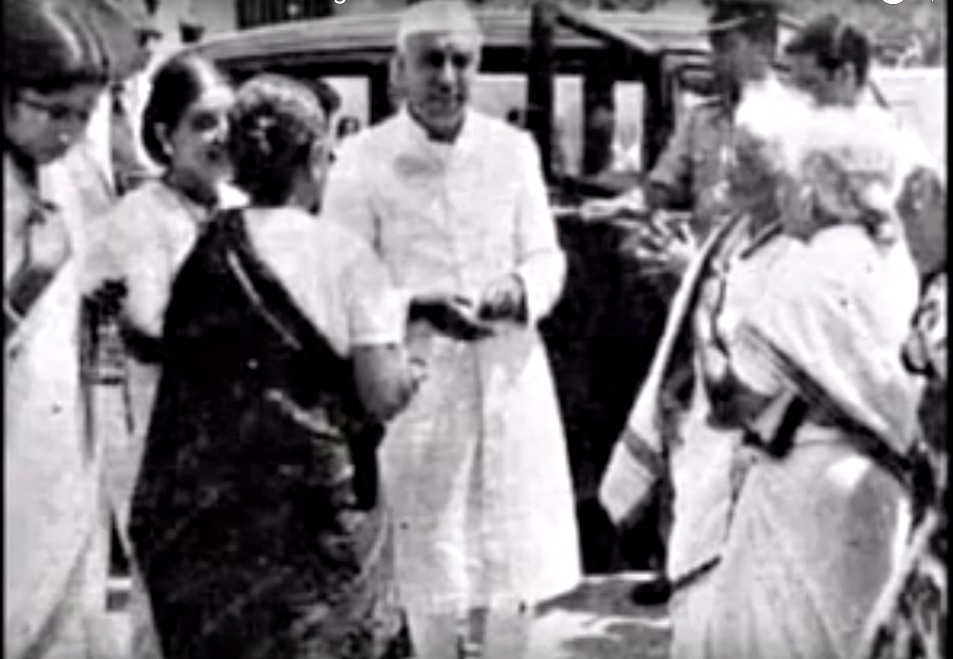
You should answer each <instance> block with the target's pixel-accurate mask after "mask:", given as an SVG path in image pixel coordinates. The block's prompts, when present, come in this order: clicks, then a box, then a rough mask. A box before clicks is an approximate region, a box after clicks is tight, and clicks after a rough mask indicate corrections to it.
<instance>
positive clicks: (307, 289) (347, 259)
mask: <svg viewBox="0 0 953 659" xmlns="http://www.w3.org/2000/svg"><path fill="white" fill-rule="evenodd" d="M244 217H245V227H246V230H247V232H248V235H249V238H250V240H251V243H252V246H253V248H254V250H255V253H256V254H257V255H258V257H259V258H260V259H261V260H262V261H263V262H264V263H265V264H266V265H267V266H268V267H269V268H270V269H271V270H272V272H273V273H274V274H275V275H276V276H277V277H278V279H279V280H280V281H281V283H282V284H283V285H284V286H285V288H286V289H287V291H288V293H289V294H290V296H291V298H292V300H294V302H295V303H296V304H297V305H298V307H299V309H300V310H301V312H302V313H303V314H304V315H305V317H307V318H308V320H310V321H311V322H312V323H314V325H315V326H316V327H317V329H318V330H319V331H320V332H321V333H322V334H323V335H324V337H325V338H326V339H327V340H328V342H329V343H330V344H331V346H332V347H333V348H334V349H335V351H337V352H338V354H339V355H341V356H348V355H349V354H350V353H351V352H352V350H353V349H354V348H355V347H357V346H370V345H386V344H399V343H401V342H403V340H404V328H405V325H406V322H407V305H406V295H404V294H403V293H401V292H399V291H398V290H396V289H395V288H394V287H393V286H392V284H391V278H390V274H389V273H388V271H387V268H386V267H385V266H384V264H383V262H382V261H381V260H380V259H379V258H378V256H377V255H376V254H375V253H374V251H373V250H372V249H371V247H370V245H368V244H366V243H365V242H364V241H362V240H361V239H360V238H359V237H358V236H357V235H356V234H353V233H352V232H350V231H349V230H347V229H345V228H343V227H341V226H340V225H338V224H337V223H335V222H323V221H321V220H319V219H317V218H315V217H314V216H313V215H309V214H307V213H305V212H304V211H301V210H297V209H293V208H275V209H266V208H255V209H246V210H245V211H244Z"/></svg>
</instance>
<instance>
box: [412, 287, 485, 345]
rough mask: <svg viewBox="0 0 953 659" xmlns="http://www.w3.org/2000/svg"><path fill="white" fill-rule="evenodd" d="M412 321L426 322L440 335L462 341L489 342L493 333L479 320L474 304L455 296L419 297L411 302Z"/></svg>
mask: <svg viewBox="0 0 953 659" xmlns="http://www.w3.org/2000/svg"><path fill="white" fill-rule="evenodd" d="M410 315H411V319H412V320H424V321H426V322H428V323H430V325H431V326H432V327H433V328H434V329H436V330H437V331H438V332H441V333H442V334H445V335H447V336H449V337H451V338H454V339H458V340H461V341H475V340H477V339H482V338H485V337H487V336H489V335H491V334H492V333H493V330H492V329H491V328H490V327H488V326H487V325H486V324H485V323H484V322H482V321H481V320H480V319H479V318H477V314H476V310H475V309H474V306H473V303H472V302H471V301H470V300H468V299H467V298H464V297H462V296H459V295H454V294H452V293H430V294H424V295H419V296H417V297H415V298H414V299H413V300H412V301H411V305H410Z"/></svg>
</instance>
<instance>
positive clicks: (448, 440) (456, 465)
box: [323, 1, 580, 659]
mask: <svg viewBox="0 0 953 659" xmlns="http://www.w3.org/2000/svg"><path fill="white" fill-rule="evenodd" d="M401 31H402V33H401V36H400V37H399V39H398V41H399V44H398V58H397V70H398V77H399V78H400V80H401V83H402V91H404V92H405V94H406V98H407V99H408V101H407V106H406V107H404V108H403V109H401V111H400V112H399V113H398V114H397V115H396V116H394V117H392V118H390V119H388V120H387V121H385V122H383V123H381V124H380V125H378V126H376V127H374V128H372V129H370V130H367V131H366V132H364V133H361V134H359V135H357V136H355V137H354V138H352V140H350V141H349V142H348V144H347V145H346V146H345V147H344V149H343V150H342V152H341V154H340V159H339V160H338V162H337V163H336V164H335V166H334V168H333V169H332V171H331V174H330V179H329V185H328V191H327V197H326V200H325V207H324V211H323V216H324V217H327V218H329V219H331V220H333V221H338V222H342V223H344V224H345V225H346V226H348V227H349V228H351V229H352V230H354V231H357V232H358V233H360V234H361V235H362V236H364V237H365V238H366V239H367V240H368V241H370V242H371V244H372V245H373V246H374V247H375V248H376V249H377V250H378V252H379V253H380V254H381V256H382V257H383V259H384V260H385V262H386V263H387V264H388V265H389V267H390V269H391V270H392V274H393V276H394V278H395V280H396V282H397V283H398V285H400V286H402V287H404V288H406V289H408V290H409V291H410V293H411V294H412V295H416V296H419V295H428V296H429V295H432V294H433V293H434V292H436V291H439V292H442V293H445V294H447V296H448V297H447V299H449V297H450V296H459V297H463V298H467V299H469V300H471V301H472V302H473V305H474V307H473V308H475V309H476V308H480V307H484V308H492V307H494V306H496V307H497V308H496V311H490V312H488V313H487V314H486V315H487V316H493V317H495V318H496V320H494V321H493V322H492V323H488V325H487V326H489V327H490V333H489V334H487V335H484V336H482V337H481V338H478V339H474V340H469V341H468V340H463V339H456V338H452V337H451V336H449V335H448V334H446V333H440V332H438V331H437V330H436V329H434V326H433V325H431V324H426V323H415V324H413V325H412V326H411V329H410V331H409V344H410V349H411V351H412V352H413V353H414V354H415V355H416V356H418V357H419V358H421V359H422V360H423V361H425V362H426V364H427V370H428V377H427V380H426V381H425V383H424V384H423V385H422V387H421V389H420V391H419V392H418V394H417V397H416V398H415V399H414V401H413V402H412V403H411V405H410V406H409V407H408V409H407V410H406V411H405V412H404V413H402V414H401V415H400V416H398V417H397V419H395V421H394V422H393V424H392V426H391V427H390V429H389V433H388V437H387V439H386V440H385V444H384V447H383V453H382V470H383V472H384V478H385V480H386V481H387V483H386V485H387V487H386V490H385V491H387V492H388V493H389V497H390V499H391V505H392V508H393V511H394V516H395V521H396V531H397V539H398V571H399V577H400V587H401V595H402V598H403V599H404V603H405V605H406V606H407V609H408V614H409V618H410V626H411V635H412V638H413V643H414V645H415V650H416V652H417V655H418V656H421V657H426V658H427V659H450V657H455V656H456V654H455V652H456V648H455V645H456V643H457V638H456V629H455V625H456V621H457V620H458V619H459V618H460V616H462V615H464V614H466V613H467V612H469V611H473V610H480V609H483V610H488V612H489V617H488V619H487V620H488V624H487V630H486V639H485V641H484V647H483V652H484V656H486V657H507V658H509V659H517V658H518V657H519V656H520V654H521V653H522V649H521V646H522V645H524V644H525V640H526V635H527V632H528V622H529V612H530V611H531V607H532V605H533V604H534V603H535V602H538V601H540V600H542V599H545V598H549V597H552V596H554V595H557V594H559V593H561V592H565V591H567V590H569V589H571V588H573V587H574V585H575V584H576V583H577V580H578V578H579V574H580V567H579V565H580V561H579V549H578V538H577V532H576V526H575V518H574V505H573V499H572V486H571V482H570V472H569V465H568V458H567V453H566V445H565V439H564V433H563V427H562V423H561V420H560V414H559V408H558V404H557V399H556V395H555V389H554V385H553V380H552V375H551V371H550V366H549V362H548V359H547V355H546V352H545V349H544V346H543V343H542V341H541V339H540V336H539V334H538V332H537V329H536V324H537V322H538V321H539V320H540V319H541V318H542V317H544V316H545V315H546V314H547V313H548V312H549V311H550V309H551V308H552V307H553V305H554V303H555V302H556V300H557V298H558V297H559V295H560V292H561V290H562V285H563V280H564V276H565V257H564V255H563V253H562V252H561V250H560V248H559V245H558V242H557V237H556V230H555V226H554V222H553V218H552V215H551V213H550V209H549V206H548V201H547V196H546V190H545V187H544V183H543V180H542V176H541V168H540V159H539V154H538V151H537V149H536V146H535V145H534V144H533V142H532V141H531V140H530V138H529V137H528V136H527V135H526V134H525V133H522V132H519V131H517V130H516V129H514V128H512V127H510V126H509V125H507V124H505V123H504V122H502V121H497V120H496V119H491V118H489V117H486V116H484V115H482V114H480V113H479V112H476V111H474V110H472V109H469V108H468V107H467V102H466V101H467V98H468V94H467V92H468V89H469V81H470V80H471V79H472V77H473V76H474V75H475V73H476V70H477V66H478V54H479V42H478V40H479V36H478V32H477V28H476V24H475V21H474V20H473V17H472V15H471V14H470V13H469V11H468V10H467V9H466V8H465V7H464V6H463V5H462V4H457V3H452V2H440V1H437V2H433V1H431V2H424V3H421V4H418V5H415V6H414V7H412V8H411V9H410V10H408V12H407V13H406V14H405V17H404V19H403V20H402V24H401ZM494 300H495V301H496V302H494ZM501 300H502V301H503V304H498V303H499V302H500V301H501ZM481 301H482V302H481ZM507 309H509V311H507ZM510 312H512V313H510Z"/></svg>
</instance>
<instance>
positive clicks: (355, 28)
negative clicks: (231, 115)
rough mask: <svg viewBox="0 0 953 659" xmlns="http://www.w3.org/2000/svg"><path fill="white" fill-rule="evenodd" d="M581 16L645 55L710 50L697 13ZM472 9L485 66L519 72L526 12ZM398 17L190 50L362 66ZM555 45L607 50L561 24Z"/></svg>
mask: <svg viewBox="0 0 953 659" xmlns="http://www.w3.org/2000/svg"><path fill="white" fill-rule="evenodd" d="M580 13H581V14H582V15H584V16H585V17H586V18H588V19H591V20H593V21H596V22H598V23H599V24H601V25H605V26H607V29H611V30H615V31H616V32H622V33H624V34H625V35H627V36H628V37H630V42H631V43H635V44H640V45H641V50H642V51H643V52H644V54H646V55H652V54H655V53H659V52H664V53H685V54H699V53H706V52H708V40H707V37H706V35H705V32H704V28H705V25H706V13H705V12H703V11H697V10H696V11H689V10H685V9H680V10H679V9H664V10H663V9H658V10H655V11H652V12H635V11H586V12H580ZM475 14H476V16H477V19H478V20H479V22H480V24H481V27H482V28H483V33H484V68H487V67H486V64H487V60H489V63H490V65H491V66H490V67H489V68H490V69H491V70H497V71H500V72H502V71H506V70H510V71H512V72H520V71H523V70H525V66H524V64H525V57H519V56H518V55H519V54H520V53H523V54H524V56H525V53H526V52H528V50H529V30H530V21H531V13H530V12H529V11H528V10H525V9H509V10H507V9H477V10H475ZM399 18H400V13H399V12H380V13H367V14H364V13H362V14H350V15H342V16H332V17H328V18H318V19H310V20H301V21H294V22H288V23H279V24H274V25H268V26H263V27H256V28H251V29H244V30H239V31H236V32H230V33H225V34H221V35H216V36H213V37H210V38H209V39H207V40H205V41H203V42H202V43H200V44H198V45H197V46H195V47H194V50H196V51H197V52H199V53H201V54H203V55H205V56H207V57H209V58H211V59H213V60H215V61H216V62H218V63H219V64H220V65H223V66H224V67H226V68H228V69H232V70H235V69H242V68H246V67H248V68H258V69H260V68H261V67H265V66H279V67H296V68H297V67H303V66H313V65H324V66H325V67H331V68H332V69H340V70H345V69H354V70H359V69H366V68H367V67H369V66H374V65H377V64H380V63H382V62H385V61H386V60H387V59H388V58H389V57H390V56H391V54H392V53H393V48H394V36H395V35H396V33H397V23H398V21H399ZM555 42H556V43H555V45H556V51H557V53H558V57H559V58H560V59H563V60H570V59H572V58H573V57H574V56H575V55H578V54H580V53H585V52H589V53H592V52H593V51H596V50H598V49H601V48H604V47H605V46H604V43H603V42H601V41H599V40H598V39H595V38H592V37H589V36H584V35H582V34H579V33H578V32H576V31H575V30H572V29H569V28H566V27H563V26H559V27H558V28H557V29H556V33H555ZM493 52H499V53H500V55H505V57H497V58H493V57H492V56H491V57H489V58H488V57H487V54H488V53H490V54H492V53H493ZM514 55H517V56H516V57H514Z"/></svg>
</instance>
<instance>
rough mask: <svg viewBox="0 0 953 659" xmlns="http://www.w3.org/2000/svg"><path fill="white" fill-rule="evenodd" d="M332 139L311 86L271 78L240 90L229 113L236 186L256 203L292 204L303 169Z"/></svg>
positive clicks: (263, 76) (267, 76)
mask: <svg viewBox="0 0 953 659" xmlns="http://www.w3.org/2000/svg"><path fill="white" fill-rule="evenodd" d="M326 134H327V116H326V114H325V112H324V110H323V108H322V107H321V103H320V101H319V100H318V98H317V96H316V95H315V93H314V92H313V91H312V90H311V89H310V88H309V86H308V85H307V84H305V83H302V82H298V81H296V80H294V79H293V78H289V77H287V76H283V75H278V74H271V73H265V74H261V75H258V76H255V77H254V78H252V79H251V80H249V81H248V82H246V83H244V84H243V85H242V86H241V87H240V88H239V90H238V94H237V98H236V101H235V105H234V107H233V108H232V111H231V112H230V113H229V131H228V150H229V153H230V154H231V157H232V163H233V166H234V168H235V184H236V185H238V186H239V187H240V188H242V189H243V190H244V191H245V192H246V193H248V195H249V197H251V201H252V203H254V204H257V205H262V206H281V205H282V204H285V203H287V202H288V199H289V198H290V196H291V193H292V191H293V189H294V184H295V178H296V175H297V174H298V172H299V171H300V168H302V167H307V165H308V163H309V161H310V158H311V151H312V147H313V146H314V144H315V142H316V141H318V140H319V139H321V138H322V137H324V136H325V135H326Z"/></svg>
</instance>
